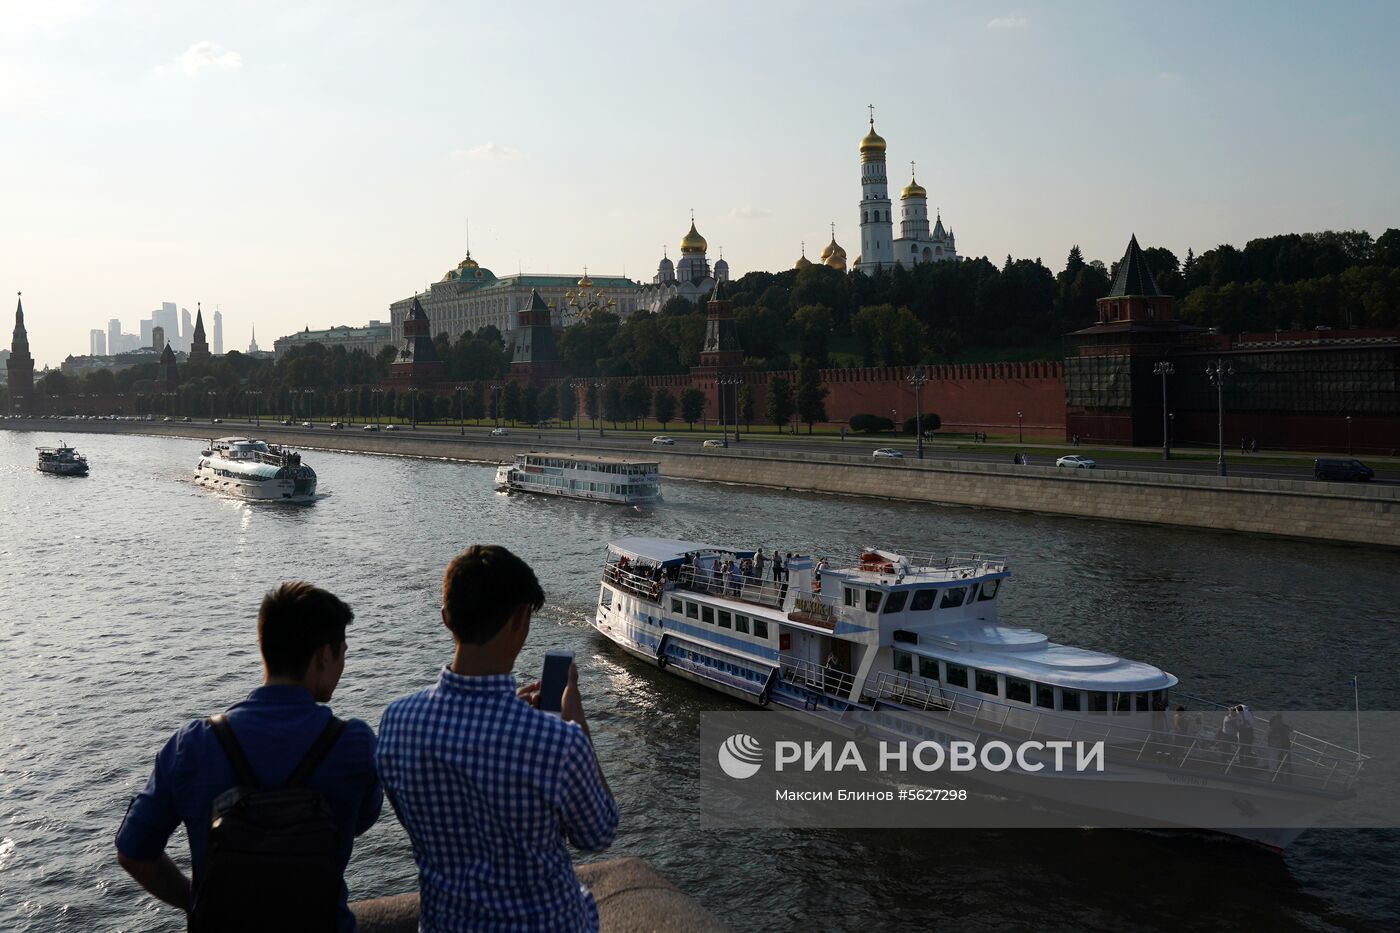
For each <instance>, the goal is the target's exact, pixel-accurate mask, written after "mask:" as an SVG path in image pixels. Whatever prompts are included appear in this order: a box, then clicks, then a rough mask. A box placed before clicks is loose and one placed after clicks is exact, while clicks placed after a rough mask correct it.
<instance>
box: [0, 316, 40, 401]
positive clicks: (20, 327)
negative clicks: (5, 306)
mask: <svg viewBox="0 0 1400 933" xmlns="http://www.w3.org/2000/svg"><path fill="white" fill-rule="evenodd" d="M5 370H6V375H7V376H8V377H9V380H10V411H11V413H14V414H21V415H28V414H31V413H33V411H34V357H32V356H30V355H29V333H28V332H27V331H26V330H25V329H24V298H23V296H20V297H19V298H18V299H17V300H16V302H15V334H14V338H13V339H12V340H11V341H10V358H9V359H8V360H6V361H5Z"/></svg>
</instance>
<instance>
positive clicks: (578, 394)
mask: <svg viewBox="0 0 1400 933" xmlns="http://www.w3.org/2000/svg"><path fill="white" fill-rule="evenodd" d="M569 388H571V389H573V390H574V440H576V441H581V440H583V390H584V389H587V388H588V381H587V380H585V379H575V380H574V381H573V382H571V383H569Z"/></svg>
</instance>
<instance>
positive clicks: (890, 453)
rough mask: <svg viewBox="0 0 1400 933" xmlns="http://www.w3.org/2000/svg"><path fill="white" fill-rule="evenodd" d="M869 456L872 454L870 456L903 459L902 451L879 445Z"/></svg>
mask: <svg viewBox="0 0 1400 933" xmlns="http://www.w3.org/2000/svg"><path fill="white" fill-rule="evenodd" d="M870 456H872V457H885V458H889V459H893V460H903V459H904V453H903V452H902V451H898V450H895V449H894V448H893V447H881V448H879V449H877V450H876V451H875V452H874V453H873V454H871V455H870Z"/></svg>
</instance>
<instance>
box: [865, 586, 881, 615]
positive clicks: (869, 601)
mask: <svg viewBox="0 0 1400 933" xmlns="http://www.w3.org/2000/svg"><path fill="white" fill-rule="evenodd" d="M884 595H885V593H884V591H883V590H866V591H865V611H866V612H879V611H880V598H881V597H882V596H884Z"/></svg>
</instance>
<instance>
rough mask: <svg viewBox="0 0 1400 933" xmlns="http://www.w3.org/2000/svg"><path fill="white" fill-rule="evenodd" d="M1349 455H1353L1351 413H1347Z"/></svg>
mask: <svg viewBox="0 0 1400 933" xmlns="http://www.w3.org/2000/svg"><path fill="white" fill-rule="evenodd" d="M1347 456H1348V457H1350V456H1351V415H1347Z"/></svg>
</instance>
